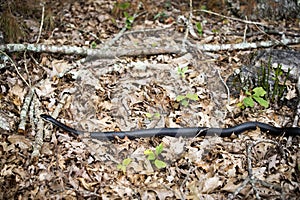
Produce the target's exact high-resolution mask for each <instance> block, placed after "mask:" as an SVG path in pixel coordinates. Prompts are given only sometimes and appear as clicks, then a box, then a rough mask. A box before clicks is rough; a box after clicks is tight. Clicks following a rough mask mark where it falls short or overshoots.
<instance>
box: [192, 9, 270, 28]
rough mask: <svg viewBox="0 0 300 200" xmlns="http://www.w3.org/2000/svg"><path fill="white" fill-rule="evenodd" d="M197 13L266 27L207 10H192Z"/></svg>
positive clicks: (258, 23)
mask: <svg viewBox="0 0 300 200" xmlns="http://www.w3.org/2000/svg"><path fill="white" fill-rule="evenodd" d="M199 11H200V12H205V13H208V14H212V15H216V16H219V17H223V18H226V19H230V20H234V21H239V22H243V23H246V24H256V25H261V26H267V25H266V24H263V23H261V22H253V21H249V20H243V19H239V18H235V17H228V16H225V15H221V14H219V13H215V12H212V11H209V10H194V12H199Z"/></svg>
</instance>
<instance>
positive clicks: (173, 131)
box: [41, 114, 300, 140]
mask: <svg viewBox="0 0 300 200" xmlns="http://www.w3.org/2000/svg"><path fill="white" fill-rule="evenodd" d="M41 117H42V118H43V119H45V120H47V121H49V122H51V123H52V124H54V125H56V126H57V127H59V128H61V129H63V130H64V131H67V132H70V133H73V134H75V135H83V134H85V133H88V134H89V135H90V137H91V138H94V139H98V140H113V139H115V138H116V137H118V138H121V139H123V138H125V137H128V138H129V139H134V138H142V137H154V136H171V137H180V136H182V137H199V136H214V135H217V136H220V137H230V136H231V135H232V134H235V135H238V134H240V133H242V132H245V131H247V130H255V129H256V128H259V129H260V130H261V131H263V132H267V133H268V134H271V135H274V136H279V135H284V136H296V135H300V128H299V127H283V128H278V127H275V126H271V125H269V124H265V123H262V122H245V123H242V124H239V125H237V126H233V127H230V128H208V127H192V128H153V129H144V130H134V131H120V132H113V131H112V132H86V131H79V130H76V129H73V128H71V127H69V126H67V125H65V124H63V123H61V122H59V121H57V120H56V119H54V118H53V117H51V116H50V115H46V114H42V115H41Z"/></svg>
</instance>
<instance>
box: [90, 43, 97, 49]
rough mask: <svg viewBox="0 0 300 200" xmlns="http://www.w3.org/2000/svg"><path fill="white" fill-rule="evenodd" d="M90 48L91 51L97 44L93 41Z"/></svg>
mask: <svg viewBox="0 0 300 200" xmlns="http://www.w3.org/2000/svg"><path fill="white" fill-rule="evenodd" d="M90 47H91V48H92V49H95V48H96V47H97V43H96V42H95V41H93V42H92V43H91V44H90Z"/></svg>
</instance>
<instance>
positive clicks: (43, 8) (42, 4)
mask: <svg viewBox="0 0 300 200" xmlns="http://www.w3.org/2000/svg"><path fill="white" fill-rule="evenodd" d="M41 6H42V19H41V25H40V29H39V35H38V38H37V40H36V43H39V41H40V38H41V34H42V30H43V24H44V17H45V2H41Z"/></svg>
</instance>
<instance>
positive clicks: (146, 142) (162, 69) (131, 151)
mask: <svg viewBox="0 0 300 200" xmlns="http://www.w3.org/2000/svg"><path fill="white" fill-rule="evenodd" d="M89 3H91V5H92V6H87V5H86V4H89ZM98 3H99V2H97V1H93V2H85V4H83V5H84V6H82V5H81V4H79V3H77V2H75V3H74V4H70V6H71V8H72V9H71V10H70V13H68V14H66V15H64V17H63V18H62V19H60V20H66V21H67V22H68V23H69V25H68V26H62V29H63V28H66V30H61V32H60V31H59V32H58V31H57V32H56V31H54V33H53V35H52V37H50V38H47V37H46V36H45V43H50V44H51V43H52V44H69V43H71V44H76V45H86V44H87V42H89V41H92V40H94V39H95V38H94V37H93V36H91V35H90V34H88V31H91V32H92V31H93V30H94V29H95V28H94V27H95V26H96V27H97V30H99V35H100V37H101V38H102V39H106V38H108V37H110V34H108V33H109V32H107V31H103V30H108V31H111V32H116V26H120V27H121V25H122V24H119V23H117V25H114V24H112V23H99V21H100V22H108V21H109V20H110V18H111V16H110V15H109V14H108V13H106V12H104V11H103V10H101V9H100V10H99V11H95V9H94V7H93V6H95V5H97V4H98ZM105 3H106V4H101V5H102V6H104V7H105V8H106V9H107V7H111V6H112V5H111V2H109V1H107V2H106V1H105ZM81 8H84V9H85V11H87V13H88V15H90V17H91V19H92V20H90V21H89V20H84V19H86V18H87V16H85V15H84V14H85V13H84V12H83V11H81ZM104 10H105V9H104ZM99 12H100V13H101V14H99ZM76 13H78V18H73V15H75V16H76ZM202 18H203V16H202V17H201V16H200V19H199V20H202ZM80 20H82V21H80ZM81 22H84V23H81ZM117 22H120V21H117ZM138 23H139V22H138ZM209 24H210V26H211V27H212V30H213V29H215V28H216V29H219V30H220V32H230V31H235V28H236V27H237V26H241V24H239V23H237V24H233V23H231V22H228V23H227V24H226V23H225V22H224V21H218V22H216V23H214V22H212V21H210V19H208V20H207V22H206V23H204V24H203V29H204V31H203V37H205V38H206V43H208V42H225V41H228V42H233V41H235V40H234V38H235V37H236V39H239V37H237V36H234V37H232V38H230V37H225V36H223V35H219V34H216V35H211V33H210V31H209V30H208V29H207V26H208V25H209ZM148 25H150V26H154V25H155V24H154V23H153V24H152V23H148ZM77 26H82V27H84V28H85V29H86V30H87V32H85V33H80V31H78V29H77V28H78V27H77ZM105 26H107V27H105ZM159 26H164V25H163V24H159ZM103 27H105V28H103ZM137 27H144V25H143V24H142V25H141V24H138V25H137ZM173 34H174V32H172V31H168V33H166V32H162V33H155V34H153V35H150V36H149V35H148V36H145V34H141V33H136V34H132V35H128V36H126V35H125V36H124V37H123V38H122V39H120V40H119V41H117V42H116V43H115V44H114V45H116V46H122V45H123V46H131V45H145V46H147V45H148V46H149V45H158V46H159V45H172V44H173V42H174V35H173ZM180 37H182V35H181V36H180ZM158 38H160V39H158ZM228 38H229V39H228ZM162 41H163V42H162ZM242 54H243V53H241V57H243V55H242ZM42 57H43V59H42V60H43V63H44V65H43V69H44V71H42V70H39V69H36V68H35V67H34V66H33V65H32V66H29V67H30V69H32V71H33V73H36V77H35V78H34V79H33V80H34V81H35V82H37V81H38V80H39V79H38V77H42V76H39V75H46V77H47V78H46V79H45V80H44V81H42V82H41V83H40V85H39V87H38V89H37V94H38V96H39V98H40V99H41V101H42V103H43V105H44V106H45V108H46V109H47V110H48V111H53V110H54V107H55V106H56V105H57V103H58V101H59V99H60V97H61V96H62V94H63V93H70V94H71V98H70V99H69V100H68V102H67V103H66V104H65V105H64V108H63V110H62V112H61V114H60V118H63V119H65V120H64V122H65V123H67V124H68V125H70V126H72V127H74V128H78V129H82V130H89V131H120V130H122V131H130V130H136V129H145V128H154V127H190V126H212V127H224V126H227V125H235V124H236V123H240V122H243V121H247V120H258V121H263V122H272V123H274V121H275V123H276V122H277V123H278V122H280V121H283V119H284V118H285V117H286V116H280V115H279V114H277V113H275V112H274V111H272V110H267V111H266V112H260V113H251V112H250V111H249V110H248V111H247V114H246V116H239V117H236V116H231V117H228V116H227V112H228V111H227V110H226V107H225V106H224V105H227V97H226V95H224V94H226V91H225V88H224V85H223V84H222V82H221V80H220V79H219V77H218V75H217V70H216V69H217V68H218V67H220V68H221V69H223V71H224V72H226V73H227V71H226V70H227V69H228V68H229V67H230V68H231V69H230V70H232V68H235V67H237V65H238V64H237V62H239V60H238V59H239V58H237V57H236V56H235V55H233V54H229V53H225V52H223V54H222V53H220V55H204V54H200V55H198V54H197V55H195V53H194V52H190V53H186V54H184V55H156V56H149V57H144V58H143V57H138V58H117V59H114V60H91V61H88V62H87V63H83V64H78V63H76V64H75V63H74V62H70V61H67V59H66V58H64V59H61V58H59V57H57V58H51V59H50V58H49V59H48V56H45V55H43V56H42ZM212 59H213V60H214V61H213V62H211V60H212ZM70 60H72V58H71V59H70ZM221 61H222V62H224V63H226V64H227V66H225V65H224V64H223V65H222V64H219V62H220V63H221ZM20 64H21V63H20ZM218 64H219V65H220V66H218ZM184 67H187V70H186V71H185V74H184V75H185V76H180V75H179V74H178V68H184ZM65 71H68V72H67V73H66V74H65V75H63V73H62V72H65ZM5 73H6V74H5V76H1V86H2V85H5V84H3V82H7V84H8V87H7V88H8V92H7V95H6V96H5V98H2V99H1V107H2V108H5V107H6V105H10V106H9V107H8V106H7V111H8V112H9V114H12V115H13V116H15V114H14V113H18V112H17V111H18V110H19V109H18V108H19V106H21V103H20V102H22V100H23V99H24V95H25V93H26V91H25V90H23V88H25V87H24V85H23V84H22V83H20V80H18V79H17V76H16V75H15V74H13V73H12V72H9V71H6V72H5ZM228 73H229V72H228ZM67 75H68V77H67ZM2 79H3V80H2ZM15 83H18V84H17V85H15ZM3 87H5V86H3ZM189 93H190V94H197V96H198V97H199V99H198V100H191V101H189V102H188V106H187V107H184V106H182V105H181V104H180V102H178V101H176V97H177V96H178V95H187V94H189ZM290 95H292V94H290ZM11 102H13V104H11ZM227 106H228V107H229V106H230V105H227ZM147 113H159V114H160V117H158V118H154V119H152V120H149V118H147V115H146V114H147ZM1 116H2V115H1ZM229 116H230V114H229ZM6 118H8V119H9V117H6ZM280 124H281V123H278V124H276V125H280ZM6 127H9V126H6ZM1 128H2V126H1ZM31 128H32V127H31ZM9 130H13V129H12V128H9ZM53 130H54V131H53V134H52V137H51V140H50V141H49V142H45V143H44V144H43V148H42V153H41V155H40V157H39V158H38V160H37V161H32V160H30V154H31V151H32V148H31V147H32V145H33V144H32V143H33V142H34V139H33V137H32V136H31V135H26V136H24V135H16V134H11V133H9V132H8V131H7V130H6V132H4V133H3V134H1V135H0V155H1V166H0V169H1V171H0V186H1V191H2V192H1V193H0V194H1V196H0V197H1V198H7V199H10V198H15V197H18V198H34V199H44V198H47V199H48V198H66V199H75V198H89V199H92V198H99V199H100V198H101V199H112V198H122V199H123V198H126V199H135V198H138V199H154V198H158V199H174V198H184V199H223V198H224V199H226V198H228V194H229V193H234V192H235V191H236V190H237V189H238V188H239V187H240V186H241V185H242V183H243V180H245V179H246V178H247V176H248V171H247V165H246V160H247V155H246V148H247V147H246V146H247V145H246V144H247V143H248V142H251V141H256V140H258V139H262V138H263V139H266V138H269V136H267V135H266V134H262V133H261V132H260V131H259V130H256V131H251V132H249V133H248V134H244V135H241V136H240V137H236V138H218V137H212V138H207V137H205V138H190V139H184V138H169V137H164V138H141V139H136V140H132V141H131V140H128V139H123V140H121V139H119V140H116V141H113V142H108V141H97V140H94V139H90V138H85V137H81V138H74V137H73V136H71V135H69V134H66V133H62V132H61V131H60V130H57V129H53ZM278 140H279V141H278V142H279V143H280V145H281V146H280V148H281V150H283V152H285V153H284V154H282V153H281V151H279V150H278V147H275V145H273V144H264V143H261V144H260V145H257V146H256V147H255V148H253V149H252V157H251V160H252V162H253V163H254V165H253V173H254V175H255V177H256V178H258V179H260V180H263V181H266V182H268V183H272V184H274V185H280V186H281V191H280V190H278V189H268V188H267V187H263V186H262V185H261V186H257V187H256V189H257V190H259V193H260V195H261V196H262V197H274V199H275V198H277V197H280V193H285V194H287V195H290V196H288V197H290V198H297V195H299V178H298V177H299V176H298V175H299V162H298V161H299V138H297V137H296V138H292V139H291V138H289V139H285V138H278ZM161 142H162V143H163V145H164V150H163V152H162V153H161V156H162V159H163V161H164V162H166V163H167V167H166V168H164V169H160V170H158V169H157V168H155V166H154V165H153V164H152V163H151V162H150V161H149V160H147V158H146V156H145V155H144V154H143V152H144V151H145V150H146V149H155V147H156V146H158V145H159V144H160V143H161ZM126 158H131V159H132V162H131V163H130V164H129V165H128V166H127V168H126V173H123V172H122V171H118V170H117V165H118V164H119V163H122V162H123V160H124V159H126ZM240 195H241V196H240V197H241V198H242V197H244V198H246V199H247V198H248V199H252V198H253V197H254V195H253V192H252V188H251V187H250V185H247V186H246V187H245V188H243V189H242V190H241V191H240Z"/></svg>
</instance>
